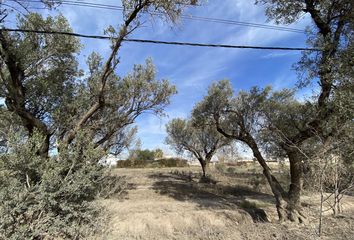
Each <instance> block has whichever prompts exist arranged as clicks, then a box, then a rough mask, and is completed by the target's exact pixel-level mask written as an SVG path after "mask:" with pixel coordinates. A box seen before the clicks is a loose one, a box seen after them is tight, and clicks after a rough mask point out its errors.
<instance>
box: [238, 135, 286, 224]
mask: <svg viewBox="0 0 354 240" xmlns="http://www.w3.org/2000/svg"><path fill="white" fill-rule="evenodd" d="M243 141H244V142H245V143H247V145H248V146H249V147H250V148H251V150H252V152H253V156H254V157H255V158H256V159H257V161H258V162H259V164H260V165H261V166H262V168H263V174H264V176H265V177H266V179H267V181H268V184H269V186H270V188H271V190H272V193H273V195H274V198H275V205H276V208H277V213H278V217H279V221H284V220H285V219H286V218H287V211H286V208H285V205H286V199H287V194H286V192H285V191H284V189H283V187H282V186H281V185H280V183H279V181H278V180H277V179H276V177H275V176H273V174H272V172H271V169H270V168H269V167H268V164H267V162H266V160H265V159H264V158H263V156H262V154H261V152H260V151H259V148H258V145H257V143H256V141H255V140H254V139H253V138H252V137H251V136H247V137H246V138H245V139H244V140H243Z"/></svg>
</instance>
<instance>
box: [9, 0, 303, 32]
mask: <svg viewBox="0 0 354 240" xmlns="http://www.w3.org/2000/svg"><path fill="white" fill-rule="evenodd" d="M8 1H13V2H14V1H15V0H8ZM17 1H20V2H30V3H41V1H40V0H17ZM61 4H62V5H69V6H78V7H90V8H96V9H106V10H118V11H123V10H124V8H123V7H122V6H116V5H108V4H99V3H92V2H86V1H80V2H77V1H70V0H63V1H61ZM149 13H150V14H152V15H158V16H161V15H163V13H162V12H158V11H149ZM181 18H182V19H186V20H194V21H204V22H212V23H220V24H228V25H237V26H244V27H253V28H263V29H269V30H277V31H286V32H293V33H302V34H304V33H306V31H305V30H302V29H297V28H289V27H281V26H274V25H267V24H259V23H251V22H242V21H234V20H228V19H220V18H209V17H199V16H194V15H187V14H182V15H181Z"/></svg>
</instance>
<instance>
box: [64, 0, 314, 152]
mask: <svg viewBox="0 0 354 240" xmlns="http://www.w3.org/2000/svg"><path fill="white" fill-rule="evenodd" d="M87 1H89V0H87ZM91 2H94V3H103V4H112V5H120V6H121V2H120V0H99V1H97V0H96V1H91ZM58 10H59V11H60V12H62V14H63V15H64V16H65V17H67V18H68V20H69V22H70V24H71V26H72V28H73V29H74V31H75V32H78V33H83V34H103V30H104V29H105V28H107V27H108V26H109V25H112V26H118V25H119V24H120V23H121V20H122V17H121V16H122V12H120V11H113V10H104V9H93V8H86V7H76V6H61V7H60V8H59V9H58ZM185 14H191V15H195V16H202V17H211V18H222V19H230V20H235V21H244V22H252V23H262V24H264V23H267V22H266V17H265V15H264V8H263V7H262V6H258V5H254V1H252V0H212V1H211V0H210V1H207V2H205V3H204V4H203V5H202V6H198V7H193V8H190V9H187V11H186V12H185ZM267 24H272V23H267ZM307 25H309V18H308V17H306V16H304V17H303V18H302V19H301V20H299V21H298V22H296V24H293V25H290V26H289V27H293V28H299V29H305V27H306V26H307ZM131 37H132V38H144V39H153V40H165V41H184V42H202V43H219V44H233V45H257V46H289V47H304V46H305V42H306V36H305V34H299V33H291V32H284V31H274V30H268V29H260V28H250V27H242V26H236V25H227V24H220V23H210V22H204V21H193V20H181V21H180V22H179V23H178V24H177V25H172V24H168V23H166V22H163V21H160V20H159V19H157V18H156V17H155V19H154V20H151V21H148V22H146V23H145V24H144V26H143V27H142V28H140V29H137V30H136V31H135V32H134V33H133V34H132V35H131ZM82 44H83V45H84V48H83V49H82V52H81V55H80V58H81V59H83V60H82V62H84V57H85V56H87V55H89V53H90V52H92V51H97V52H99V53H101V54H102V55H103V56H107V54H108V53H109V42H108V41H102V40H91V39H82ZM300 56H301V52H288V51H268V50H267V51H260V50H244V49H217V48H198V47H183V46H165V45H152V44H140V43H124V44H123V46H122V49H121V52H120V58H121V64H120V65H119V66H118V69H117V72H118V74H119V75H121V76H123V75H124V74H125V73H127V72H129V71H130V70H131V69H132V66H133V65H134V64H139V63H144V61H145V59H146V58H148V57H150V58H152V59H153V61H154V63H155V65H156V69H157V73H158V74H157V77H158V78H160V79H162V78H163V79H168V80H169V81H170V82H171V83H172V84H174V85H176V87H177V90H178V94H177V95H175V96H173V97H172V99H171V104H170V105H169V106H168V107H167V108H166V111H165V112H166V114H167V116H165V117H157V116H154V115H151V114H144V115H142V116H140V117H139V119H138V120H137V126H138V128H139V132H138V137H139V138H140V139H141V142H142V147H143V148H148V149H155V148H161V149H163V150H164V152H165V153H167V154H172V152H171V150H169V147H168V146H166V145H165V144H164V139H165V137H166V133H165V124H166V123H167V122H168V121H169V120H170V119H172V118H175V117H188V115H189V114H190V111H191V109H192V108H193V106H194V105H195V104H196V103H197V102H198V101H200V100H201V99H202V97H203V96H204V95H205V94H206V92H207V88H208V86H209V85H210V84H211V83H212V82H215V81H218V80H221V79H229V80H230V81H231V83H232V86H233V87H234V89H235V91H238V90H241V89H242V90H247V89H249V88H250V87H252V86H255V85H256V86H260V87H264V86H266V85H271V86H273V88H274V89H276V90H277V89H281V88H283V87H292V86H294V84H295V82H296V78H297V75H296V72H295V71H293V70H292V65H293V64H294V63H295V62H296V61H297V60H298V59H299V58H300ZM82 67H83V68H84V67H85V66H84V65H83V64H82Z"/></svg>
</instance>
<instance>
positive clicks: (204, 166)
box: [199, 159, 207, 178]
mask: <svg viewBox="0 0 354 240" xmlns="http://www.w3.org/2000/svg"><path fill="white" fill-rule="evenodd" d="M199 162H200V165H201V166H202V171H203V176H202V177H203V178H205V177H206V166H207V164H206V161H205V160H203V159H199Z"/></svg>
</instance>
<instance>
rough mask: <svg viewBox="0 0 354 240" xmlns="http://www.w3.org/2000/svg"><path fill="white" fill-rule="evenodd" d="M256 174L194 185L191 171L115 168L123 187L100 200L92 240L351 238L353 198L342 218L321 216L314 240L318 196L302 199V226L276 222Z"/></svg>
mask: <svg viewBox="0 0 354 240" xmlns="http://www.w3.org/2000/svg"><path fill="white" fill-rule="evenodd" d="M257 171H258V170H257V169H252V170H250V169H243V170H242V171H237V170H235V171H230V174H221V173H220V171H216V170H211V176H213V179H215V182H213V183H199V181H198V179H199V177H200V176H199V168H197V167H191V168H179V169H176V168H170V169H115V170H114V172H115V174H117V175H119V176H125V180H126V181H127V183H128V184H127V189H126V191H125V192H124V193H123V194H121V196H119V197H116V198H111V199H106V200H102V201H101V202H100V204H102V205H103V206H104V208H105V209H106V210H107V213H108V221H107V224H106V229H105V232H104V233H103V234H100V235H99V236H95V238H94V239H166V240H170V239H171V240H172V239H186V240H187V239H188V240H190V239H192V240H193V239H203V240H204V239H220V240H222V239H234V240H238V239H250V240H251V239H252V240H253V239H255V240H258V239H259V240H263V239H279V240H280V239H289V240H290V239H328V240H329V239H354V215H353V213H354V211H353V210H354V198H352V197H346V198H345V199H344V209H345V214H343V215H341V216H340V217H337V218H333V217H331V216H330V214H327V215H326V216H325V217H324V226H323V229H324V230H323V235H322V237H321V238H320V237H318V235H317V233H316V231H317V227H318V220H317V219H316V217H317V213H318V204H317V202H318V196H316V195H307V196H304V198H303V199H302V200H303V207H304V209H305V212H307V213H308V222H307V223H306V224H302V225H296V224H291V223H282V224H280V223H277V215H276V210H275V207H274V201H273V197H272V195H270V194H269V189H267V186H266V184H265V183H264V182H263V180H262V176H261V175H260V174H259V172H257Z"/></svg>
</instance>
